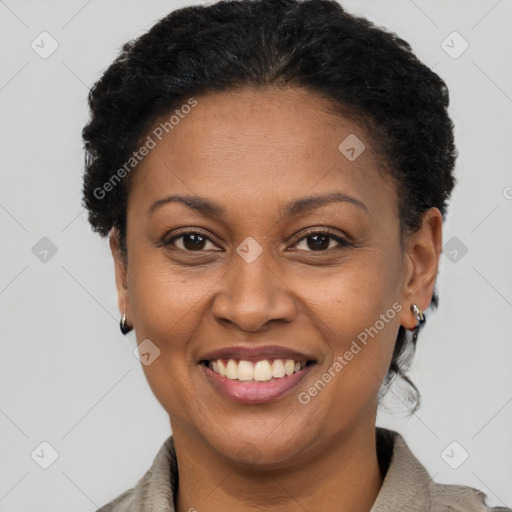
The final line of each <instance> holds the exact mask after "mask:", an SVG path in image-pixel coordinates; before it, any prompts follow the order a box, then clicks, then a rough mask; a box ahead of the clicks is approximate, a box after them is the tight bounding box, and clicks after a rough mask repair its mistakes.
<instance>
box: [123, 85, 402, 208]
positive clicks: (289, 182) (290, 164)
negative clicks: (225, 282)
mask: <svg viewBox="0 0 512 512" xmlns="http://www.w3.org/2000/svg"><path fill="white" fill-rule="evenodd" d="M195 101H196V102H197V104H196V105H195V106H194V107H193V108H183V109H179V108H178V112H176V111H175V112H170V113H168V114H166V115H164V116H162V117H161V118H160V119H159V120H158V121H157V122H156V123H155V125H154V128H153V129H152V130H151V131H150V132H149V133H148V134H147V135H148V136H149V137H151V138H152V140H153V142H154V147H153V149H151V150H150V151H149V154H147V156H145V157H144V159H143V161H142V162H141V164H140V165H139V167H138V168H137V170H136V172H135V175H134V176H133V178H134V179H133V183H132V187H131V192H130V202H133V201H137V202H144V203H146V204H147V203H149V202H152V201H154V200H156V199H158V198H160V197H161V196H162V195H163V194H164V193H169V194H172V193H177V192H183V193H187V194H195V195H201V196H208V197H215V198H218V199H219V201H220V202H223V203H226V204H233V205H238V206H240V205H245V206H246V207H247V208H248V207H249V206H251V205H253V203H254V204H256V203H261V202H267V203H268V202H269V201H271V200H273V199H275V200H276V201H277V202H278V203H285V202H287V200H289V199H292V198H296V197H298V196H305V195H307V194H308V192H309V193H315V194H316V193H326V192H332V191H333V190H336V191H343V192H346V193H351V194H352V195H354V196H357V197H358V198H359V199H361V200H362V201H363V202H365V203H366V204H368V206H369V208H370V209H373V208H378V207H379V204H378V203H382V205H381V206H385V205H386V203H389V199H390V197H388V196H389V194H393V193H394V189H393V188H392V187H391V186H389V185H388V183H387V181H386V180H383V177H382V176H381V172H378V171H379V170H380V169H381V168H383V164H382V162H380V161H379V159H378V158H377V157H376V155H375V154H374V152H373V149H372V145H371V141H370V138H369V135H368V133H367V132H366V130H365V129H364V127H363V126H362V125H359V124H357V123H356V122H354V121H351V120H350V119H347V118H343V117H341V116H340V115H335V114H334V113H332V108H331V104H330V103H329V102H328V101H327V100H326V99H324V98H321V97H318V96H316V95H313V94H311V93H309V92H308V91H305V90H302V89H293V88H276V87H269V88H265V89H251V88H245V89H240V90H237V91H229V92H220V93H209V94H206V95H203V96H198V97H196V98H195ZM171 117H173V119H172V123H170V120H171ZM166 123H167V124H166ZM171 126H172V127H171ZM166 127H167V128H166ZM132 196H133V197H132ZM387 207H388V208H389V204H387Z"/></svg>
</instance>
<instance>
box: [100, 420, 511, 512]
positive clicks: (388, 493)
mask: <svg viewBox="0 0 512 512" xmlns="http://www.w3.org/2000/svg"><path fill="white" fill-rule="evenodd" d="M376 440H377V451H378V456H379V463H380V465H381V468H383V470H384V471H385V473H386V476H385V478H384V482H383V484H382V487H381V489H380V492H379V495H378V496H377V499H376V500H375V503H374V504H373V507H372V508H371V510H370V512H400V511H401V512H424V511H428V512H486V511H492V512H512V509H510V508H501V507H499V508H489V507H488V506H487V505H486V504H485V498H486V495H485V494H484V493H482V492H480V491H478V490H476V489H473V488H471V487H465V486H461V485H445V484H438V483H435V482H434V481H433V480H432V478H431V477H430V475H429V474H428V472H427V470H426V469H425V468H424V467H423V466H422V464H421V463H420V462H419V461H418V459H417V458H416V457H415V456H414V455H413V454H412V452H411V451H410V449H409V447H408V446H407V444H406V443H405V441H404V439H403V437H402V436H401V435H400V434H398V433H397V432H394V431H391V430H387V429H384V428H380V427H377V429H376ZM177 476H178V466H177V461H176V453H175V450H174V439H173V437H172V436H169V437H168V438H167V439H166V441H165V442H164V444H163V445H162V447H161V448H160V450H159V451H158V453H157V454H156V456H155V458H154V460H153V463H152V465H151V468H150V469H149V470H148V471H147V472H146V474H145V475H144V476H143V477H142V478H141V479H140V480H139V481H138V482H137V484H136V485H135V487H133V488H131V489H129V490H127V491H125V492H124V493H122V494H121V495H120V496H118V497H117V498H116V499H114V500H113V501H111V502H109V503H107V504H106V505H104V506H103V507H101V508H100V509H99V510H97V512H175V507H174V495H175V493H176V489H177V482H178V480H177Z"/></svg>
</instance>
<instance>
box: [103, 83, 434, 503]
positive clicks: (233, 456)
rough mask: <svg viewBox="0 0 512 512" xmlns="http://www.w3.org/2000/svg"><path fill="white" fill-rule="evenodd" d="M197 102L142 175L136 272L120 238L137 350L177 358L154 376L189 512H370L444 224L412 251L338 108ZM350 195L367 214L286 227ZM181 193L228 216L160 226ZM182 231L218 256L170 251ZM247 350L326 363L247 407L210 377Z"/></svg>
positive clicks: (181, 215)
mask: <svg viewBox="0 0 512 512" xmlns="http://www.w3.org/2000/svg"><path fill="white" fill-rule="evenodd" d="M197 100H198V105H197V106H196V107H195V108H194V109H193V110H192V112H191V113H190V114H189V115H187V116H185V118H184V119H183V120H181V121H180V123H179V125H177V126H176V127H175V128H174V129H173V130H172V131H171V132H170V133H169V134H166V135H165V137H164V138H163V139H162V141H161V142H159V143H158V144H157V146H156V147H155V148H154V149H153V150H152V151H150V153H149V155H148V156H146V157H145V159H144V160H143V161H142V162H141V164H140V166H139V168H138V169H137V170H136V173H135V174H134V176H133V178H134V179H133V182H132V184H131V189H130V194H129V200H128V209H127V250H128V252H127V257H128V258H127V264H126V262H125V261H124V259H123V257H122V255H121V253H120V252H119V249H118V248H119V240H118V235H117V233H116V231H115V230H113V231H112V232H111V236H110V246H111V250H112V254H113V257H114V261H115V272H116V284H117V291H118V299H119V308H120V311H121V312H123V311H126V315H127V321H128V324H129V325H133V327H134V330H135V333H136V338H137V343H141V342H142V341H143V340H145V339H150V340H151V341H152V342H153V343H154V344H155V345H156V346H157V347H158V348H159V350H160V355H159V357H157V358H156V359H155V360H154V361H153V362H152V363H151V364H150V365H148V366H144V365H142V368H143V370H144V372H145V375H146V378H147V380H148V383H149V385H150V387H151V389H152V391H153V393H154V394H155V397H156V398H157V399H158V401H159V402H160V403H161V405H162V406H163V407H164V409H165V410H166V411H167V413H168V414H169V417H170V425H171V428H172V432H173V435H174V439H175V444H176V451H177V457H178V465H179V474H180V483H179V491H178V498H177V510H178V512H186V511H188V510H189V509H190V508H192V507H193V508H195V509H197V510H199V511H200V512H208V511H219V510H238V511H249V510H250V511H253V510H264V511H279V512H281V511H290V510H306V511H313V510H322V511H324V512H329V511H333V512H334V511H339V510H340V508H339V507H340V505H339V504H340V503H343V504H344V506H343V509H344V510H350V511H352V512H359V511H361V512H363V511H369V510H370V509H371V507H372V505H373V503H374V501H375V499H376V497H377V495H378V493H379V490H380V487H381V485H382V480H383V475H382V474H381V472H380V470H379V466H378V462H377V454H376V446H375V421H376V411H377V394H378V391H379V388H380V386H381V383H382V381H383V379H384V377H385V375H386V372H387V369H388V367H389V363H390V361H391V355H392V351H393V346H394V342H395V339H396V336H397V332H398V329H399V326H400V325H403V326H404V327H405V328H407V329H409V330H412V329H414V328H415V327H416V325H417V320H416V319H415V317H414V315H413V314H412V312H411V311H410V309H409V308H410V304H411V303H415V304H417V305H418V306H419V307H420V308H422V309H426V308H427V307H428V305H429V304H430V302H431V298H432V293H433V290H434V285H435V280H436V276H437V270H438V264H439V257H440V253H441V247H442V216H441V213H440V211H439V210H438V209H437V208H431V209H430V210H428V211H427V212H426V213H425V215H424V217H423V224H422V227H421V229H420V230H419V231H418V232H416V233H414V234H411V235H408V236H407V237H406V238H405V244H404V247H403V248H402V246H401V245H400V238H399V219H398V197H397V193H396V190H395V188H394V186H393V184H392V182H390V181H389V180H388V179H386V176H385V175H381V174H379V173H378V172H377V170H378V169H382V168H383V162H380V161H379V160H378V159H377V157H376V156H375V155H374V153H373V151H372V145H371V140H370V138H369V136H368V134H367V133H366V132H365V130H364V129H363V127H361V126H359V125H357V124H355V123H354V122H353V121H350V120H348V119H345V118H342V117H340V116H337V115H334V114H332V113H329V109H328V103H327V101H326V100H325V99H323V98H320V97H316V96H314V95H313V94H312V93H310V92H307V91H304V90H300V89H293V88H286V89H277V88H272V87H269V88H266V89H260V90H256V89H250V88H246V89H242V90H238V91H236V92H234V91H232V92H222V93H210V94H207V95H204V96H200V97H197ZM349 134H356V135H357V136H358V138H359V139H361V140H362V141H363V142H364V143H365V145H366V150H365V151H364V152H363V153H362V154H361V155H360V156H359V157H358V158H357V159H356V160H354V161H349V160H348V159H347V158H346V157H345V156H343V155H342V154H341V152H340V151H339V149H338V145H339V144H340V142H341V141H343V140H344V139H345V138H346V137H347V136H348V135H349ZM333 191H341V192H344V193H346V194H348V195H350V196H352V197H355V198H357V199H359V200H360V201H362V202H363V203H364V204H365V205H366V208H367V211H366V210H364V209H363V208H359V207H357V206H355V205H354V204H351V203H349V202H336V203H330V204H328V205H324V206H322V207H320V208H316V209H313V210H310V211H307V212H303V213H302V214H299V215H297V216H294V217H292V218H288V219H284V218H282V214H283V212H284V208H285V206H286V205H287V204H288V203H289V202H290V201H292V200H294V199H297V198H301V197H305V196H311V195H316V194H322V193H329V192H333ZM170 194H183V195H198V196H202V197H205V198H208V199H209V200H211V201H214V202H215V203H217V204H218V205H220V206H222V207H223V208H224V209H225V210H226V213H225V217H223V218H222V219H219V218H216V217H211V216H209V217H208V216H204V215H202V214H200V213H198V212H196V211H194V210H193V209H191V208H188V207H187V206H185V205H183V204H179V203H176V202H174V203H168V204H166V205H164V206H162V207H161V208H158V209H156V210H155V211H154V212H153V213H152V214H148V209H149V208H150V206H151V205H152V204H153V203H154V202H155V201H157V200H159V199H162V198H164V197H166V196H168V195H170ZM179 228H188V229H189V230H194V229H200V230H201V232H202V233H203V234H205V235H206V236H208V237H209V238H210V240H211V241H208V240H207V241H205V242H204V243H203V244H202V245H200V247H199V249H196V250H195V251H194V250H193V248H194V245H193V241H192V242H191V241H190V237H186V236H185V237H182V238H179V239H178V240H175V242H174V246H172V245H169V246H167V247H165V246H161V245H159V243H160V242H161V241H162V240H169V239H170V238H171V237H172V236H174V235H177V234H179V233H177V231H178V229H179ZM307 228H318V229H319V230H321V229H326V228H327V229H330V230H331V231H332V232H333V234H334V235H336V236H340V237H342V238H343V237H344V238H347V239H348V240H349V241H351V242H352V244H353V245H352V246H347V247H345V246H342V245H339V244H338V243H337V242H336V240H335V239H330V238H329V239H327V240H326V242H325V246H324V248H322V249H321V250H314V248H312V247H314V240H313V241H311V237H310V238H309V239H308V238H307V234H306V233H305V230H306V229H307ZM249 236H250V237H253V238H254V239H255V240H256V241H257V242H258V244H259V245H260V246H261V248H262V253H261V254H260V255H259V257H258V258H257V259H256V260H255V261H254V262H252V263H250V264H249V263H247V262H246V261H245V260H244V259H243V258H241V257H240V256H239V254H238V253H237V252H236V248H237V247H238V246H239V244H240V243H241V242H242V241H243V240H244V239H245V238H246V237H249ZM308 240H309V241H310V243H309V244H308ZM185 244H186V245H185ZM327 247H329V248H327ZM187 249H188V251H187ZM290 249H295V250H294V251H292V250H290ZM198 251H202V252H200V253H198ZM395 302H398V303H400V304H401V305H402V310H401V311H400V312H399V313H397V314H396V316H395V317H394V318H393V319H390V320H389V321H388V322H387V323H386V324H385V326H384V328H382V329H381V330H380V331H379V332H378V335H376V336H374V337H373V338H369V342H368V344H367V345H366V346H364V348H363V349H362V350H361V351H360V352H359V353H358V354H357V355H355V356H354V358H353V359H352V360H351V361H350V362H348V364H347V365H346V366H344V368H343V369H342V371H340V372H338V373H337V374H336V377H335V378H333V379H332V380H331V381H330V382H329V383H328V384H327V385H326V386H325V387H324V388H323V389H322V390H321V392H319V393H318V394H317V395H316V396H315V397H313V398H311V401H310V402H309V403H308V404H302V403H300V402H299V400H298V399H297V394H298V393H299V392H300V391H305V390H306V391H307V390H308V388H310V387H311V386H312V385H313V383H315V382H316V381H317V380H318V379H320V378H321V377H322V375H323V374H325V372H326V371H327V370H328V369H329V368H330V367H331V366H332V365H333V363H334V362H335V361H336V358H337V357H338V356H343V354H344V353H345V352H346V351H347V350H348V349H349V347H350V345H351V343H352V341H353V340H355V339H357V335H358V334H359V333H361V332H362V331H364V329H365V328H367V327H370V326H374V325H375V323H376V321H377V320H378V319H379V318H380V315H381V314H384V313H385V312H386V311H387V310H389V309H390V308H391V307H392V305H393V304H394V303H395ZM247 344H248V345H254V346H259V345H267V344H278V345H282V346H284V347H288V348H294V349H297V350H299V351H301V352H304V353H306V354H312V355H314V357H315V359H316V360H317V364H316V365H315V366H314V367H313V369H312V371H311V372H310V373H309V374H308V375H307V377H306V378H305V380H303V381H302V382H301V383H300V385H299V386H298V389H296V390H294V391H293V392H292V393H289V394H287V395H286V396H284V397H282V398H280V399H278V400H275V401H273V402H270V403H264V404H242V403H239V402H236V401H234V400H232V399H230V398H228V397H226V396H224V395H222V394H221V393H219V392H218V391H217V390H216V389H214V388H213V387H212V386H211V385H210V384H209V382H208V381H207V379H206V378H205V377H204V375H203V371H202V368H201V367H200V366H199V365H198V364H197V361H198V360H199V358H200V357H201V355H202V354H205V353H206V352H208V351H210V350H213V349H218V348H221V347H227V346H233V345H247ZM247 450H249V451H250V450H252V452H254V453H255V454H256V455H255V456H254V461H253V462H252V463H246V462H244V458H243V455H244V454H246V453H247Z"/></svg>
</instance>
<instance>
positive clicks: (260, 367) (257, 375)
mask: <svg viewBox="0 0 512 512" xmlns="http://www.w3.org/2000/svg"><path fill="white" fill-rule="evenodd" d="M271 378H272V368H271V367H270V363H269V362H268V361H267V360H266V359H264V360H263V361H258V362H257V363H256V364H255V365H254V380H261V381H265V380H270V379H271Z"/></svg>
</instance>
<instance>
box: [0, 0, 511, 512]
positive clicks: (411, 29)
mask: <svg viewBox="0 0 512 512" xmlns="http://www.w3.org/2000/svg"><path fill="white" fill-rule="evenodd" d="M191 3H192V2H190V1H188V2H183V3H181V2H178V1H160V0H158V1H157V0H152V1H149V2H142V1H139V2H135V1H127V0H116V1H113V0H102V1H99V0H89V1H86V2H84V1H81V0H80V1H75V0H72V1H70V0H67V1H55V0H54V1H44V2H43V1H35V0H32V1H23V0H5V1H2V0H0V52H1V66H0V106H1V116H0V130H1V131H0V141H1V156H0V158H1V188H0V223H1V234H2V245H1V247H2V264H1V266H0V315H1V316H0V326H1V330H2V339H1V357H0V376H1V377H0V378H1V386H0V432H1V435H0V461H1V462H0V511H2V512H6V511H8V512H21V511H23V512H28V511H33V510H38V512H50V511H51V512H61V511H69V510H77V511H78V510H83V511H93V510H96V508H97V507H99V506H101V505H103V504H104V503H105V502H107V501H109V500H110V499H112V498H114V497H115V496H117V495H118V494H120V493H121V492H122V491H124V490H126V489H128V488H129V487H132V486H133V485H134V484H135V483H136V481H137V480H138V479H139V478H140V477H141V476H142V475H143V474H144V472H145V471H146V470H147V469H148V468H149V466H150V464H151V462H152V460H153V457H154V456H155V454H156V452H157V451H158V449H159V448H160V446H161V444H162V443H163V441H164V439H165V438H166V437H167V436H168V435H169V434H170V427H169V423H168V417H167V414H166V413H165V412H164V411H163V409H162V408H161V406H160V405H159V403H158V402H157V401H156V399H155V398H154V397H153V395H152V393H151V390H150V389H149V386H148V385H147V383H146V380H145V378H144V375H143V372H142V368H141V364H140V362H139V361H138V360H137V359H136V358H135V357H134V355H133V349H134V348H135V337H134V334H133V333H131V334H130V335H129V336H127V337H123V336H122V335H121V333H120V331H119V328H118V319H119V312H118V309H117V300H116V295H115V286H114V273H113V265H112V261H111V256H110V252H109V248H108V242H107V240H106V239H105V240H103V239H101V238H100V237H99V236H98V235H95V234H93V233H92V231H91V230H90V228H89V225H88V223H87V219H86V214H85V212H84V211H83V210H82V207H81V204H80V201H81V193H80V189H81V179H82V170H83V153H82V145H81V129H82V127H83V125H84V123H85V122H86V120H87V106H86V96H87V92H88V88H89V87H90V86H91V85H92V84H93V83H94V81H95V80H96V79H98V78H99V76H100V74H101V71H102V70H104V69H105V68H106V67H107V66H108V64H109V63H110V62H111V61H112V60H113V58H114V57H115V56H116V55H117V52H118V50H119V48H120V46H121V44H122V43H124V42H125V41H126V40H128V39H131V38H133V37H136V36H138V35H140V34H141V33H142V32H143V31H145V30H146V29H147V28H149V27H150V26H151V25H152V24H153V23H154V21H155V20H156V19H158V18H160V17H162V16H163V15H165V14H166V13H168V12H169V11H171V10H173V9H175V8H177V7H180V6H183V5H190V4H191ZM196 3H199V2H196ZM343 5H345V7H346V8H347V9H348V10H349V11H352V12H354V13H359V14H362V15H365V16H367V17H368V18H370V19H371V20H373V21H375V22H376V23H377V24H379V25H382V26H385V27H388V28H390V29H391V30H393V31H395V32H397V33H398V34H399V35H400V36H401V37H402V38H404V39H405V40H407V41H408V42H410V44H411V45H412V47H413V50H414V51H415V52H416V53H417V55H418V56H419V58H420V59H422V60H423V61H424V62H425V63H426V64H427V65H429V66H430V67H433V68H434V70H435V71H436V72H437V73H438V74H439V75H440V76H441V77H442V78H443V79H445V80H446V82H447V84H448V87H449V89H450V94H451V108H450V112H451V115H452V117H453V119H454V121H455V123H456V139H457V145H458V148H459V151H460V157H459V160H458V164H457V177H458V179H459V183H458V185H457V188H456V190H455V193H454V196H453V200H452V203H451V206H450V210H449V214H448V221H447V223H446V224H445V231H444V243H445V244H446V243H448V241H450V240H451V239H452V238H454V237H456V239H458V242H457V240H456V241H455V242H457V243H459V245H460V243H462V244H464V245H465V246H466V247H467V249H468V251H467V253H466V254H465V255H463V256H461V254H462V253H461V252H459V259H458V261H455V262H453V261H450V259H449V258H448V255H447V253H446V252H447V251H444V252H445V253H444V254H443V255H442V257H441V269H440V276H439V280H438V283H439V285H438V286H439V293H440V307H439V310H438V312H437V313H435V314H434V315H432V316H430V317H429V319H428V323H427V325H426V327H425V329H424V331H423V332H422V334H421V337H420V346H419V350H418V351H417V355H416V358H415V362H414V365H413V369H412V378H413V379H414V381H415V382H416V383H417V385H418V386H419V388H420V391H421V393H422V397H423V406H422V408H421V409H420V410H419V412H418V413H417V414H415V415H413V416H412V417H411V418H407V417H406V416H405V413H406V408H405V407H404V406H403V404H401V402H400V397H399V395H398V394H394V393H392V394H391V395H390V396H389V399H388V400H387V404H388V409H387V410H386V411H382V412H381V413H380V417H379V424H380V425H383V426H387V427H390V428H395V429H396V430H398V431H400V432H401V433H402V434H403V435H404V436H405V438H406V440H407V441H408V443H409V445H410V447H411V448H412V450H413V452H414V453H415V454H416V455H417V456H418V458H419V459H420V460H421V461H422V462H423V463H424V464H425V466H426V467H427V469H428V470H429V471H430V473H431V475H432V476H433V477H434V479H435V480H436V481H438V482H444V483H458V484H464V485H470V486H473V487H476V488H479V489H481V490H482V491H484V492H485V493H487V494H488V496H489V503H490V504H493V505H499V504H501V505H503V504H506V505H508V506H512V486H511V485H510V483H511V481H512V437H511V435H510V434H511V432H512V428H511V427H512V372H511V366H512V365H511V361H512V335H511V329H510V319H511V317H512V315H511V313H512V310H511V308H512V268H511V265H510V262H511V261H512V240H511V236H510V235H511V220H512V173H511V158H510V148H511V143H510V136H511V133H512V131H511V124H512V123H511V121H512V73H511V71H510V64H511V63H510V52H511V47H512V35H511V30H510V24H511V21H512V2H511V1H510V0H508V1H507V0H501V1H496V0H479V1H468V0H458V1H454V0H451V1H449V2H448V1H446V0H438V1H432V0H429V1H420V0H415V1H412V0H396V1H386V2H384V1H382V0H372V1H369V0H364V1H362V0H357V1H356V0H350V1H345V2H343ZM42 31H47V32H49V33H50V34H51V36H52V37H53V38H54V39H55V40H56V41H57V42H58V45H59V47H58V49H57V50H56V51H55V53H53V54H52V55H51V56H50V57H48V58H47V59H42V58H41V57H40V56H39V55H38V54H37V53H36V52H35V51H34V50H33V49H32V48H31V42H32V41H33V40H34V39H35V40H36V42H37V41H39V40H40V38H39V39H38V37H39V34H40V33H41V32H42ZM453 31H457V32H459V33H460V34H461V36H462V37H463V38H464V39H465V40H466V41H467V42H468V43H469V48H468V49H467V50H466V51H465V52H464V53H463V54H462V55H460V56H459V57H458V58H456V59H454V58H452V57H450V56H449V55H448V54H447V53H446V52H445V51H444V49H443V48H442V46H441V43H442V41H443V40H445V39H446V38H447V36H448V35H449V34H451V33H452V32H453ZM452 40H453V38H452V39H448V42H447V43H445V44H449V45H450V46H453V47H454V49H452V51H457V49H460V48H461V46H460V44H461V41H460V40H453V41H454V42H451V41H452ZM39 44H40V45H41V43H39ZM45 47H46V48H48V47H49V46H45ZM507 187H508V188H507ZM42 237H48V238H49V239H50V240H51V241H52V242H53V244H55V246H56V248H57V253H56V254H55V255H54V256H53V257H50V256H51V253H50V254H49V255H48V256H47V261H46V262H42V261H40V260H39V259H38V258H37V257H36V255H34V254H33V252H32V248H33V246H34V245H35V244H36V243H37V242H38V241H39V240H40V239H41V238H42ZM455 242H453V241H452V242H451V243H455ZM40 256H41V257H42V255H40ZM395 393H398V392H397V391H395ZM43 441H46V442H48V443H49V444H50V445H51V446H53V448H54V449H55V450H56V451H57V452H58V458H57V459H56V461H55V462H54V463H53V464H52V465H51V466H50V467H49V468H48V469H42V468H41V467H40V466H39V465H38V464H37V463H36V462H35V461H34V459H36V460H38V461H41V460H43V459H44V458H45V457H48V456H49V454H50V450H49V449H48V448H45V445H43V447H42V448H43V452H44V454H45V455H44V457H43V456H42V452H41V446H40V444H41V443H42V442H43ZM453 441H456V442H457V443H459V445H460V447H462V449H464V450H465V451H467V452H468V453H469V457H468V459H467V460H466V461H465V462H464V463H463V464H462V465H460V467H459V468H458V469H452V468H451V467H450V466H449V465H448V463H447V462H446V461H447V460H449V461H450V462H451V463H452V465H453V464H454V462H453V461H455V462H457V460H459V459H460V457H461V453H462V452H461V448H460V447H459V446H458V445H457V447H456V448H455V449H454V451H453V452H452V451H451V448H450V449H449V450H448V452H447V453H448V455H449V456H450V457H448V458H447V457H446V452H445V456H444V458H443V456H442V455H441V454H442V453H443V451H444V450H445V448H446V447H447V446H449V445H450V443H452V442H453ZM34 450H36V453H39V455H40V456H39V459H38V458H37V457H36V456H34V459H33V458H32V457H31V453H33V452H34Z"/></svg>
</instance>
